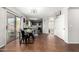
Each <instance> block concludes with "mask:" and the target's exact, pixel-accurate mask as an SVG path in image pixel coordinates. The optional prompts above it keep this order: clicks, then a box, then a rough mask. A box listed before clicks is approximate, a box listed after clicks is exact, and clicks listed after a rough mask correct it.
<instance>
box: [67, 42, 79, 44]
mask: <svg viewBox="0 0 79 59" xmlns="http://www.w3.org/2000/svg"><path fill="white" fill-rule="evenodd" d="M67 44H79V42H68V43H67Z"/></svg>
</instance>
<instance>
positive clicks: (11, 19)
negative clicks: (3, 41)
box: [7, 12, 16, 43]
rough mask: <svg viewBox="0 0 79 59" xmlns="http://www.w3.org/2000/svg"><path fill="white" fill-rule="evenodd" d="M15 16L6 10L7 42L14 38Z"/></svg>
mask: <svg viewBox="0 0 79 59" xmlns="http://www.w3.org/2000/svg"><path fill="white" fill-rule="evenodd" d="M15 20H16V16H15V15H14V14H12V13H9V12H7V36H8V38H7V43H8V42H11V41H13V40H15V39H16V21H15Z"/></svg>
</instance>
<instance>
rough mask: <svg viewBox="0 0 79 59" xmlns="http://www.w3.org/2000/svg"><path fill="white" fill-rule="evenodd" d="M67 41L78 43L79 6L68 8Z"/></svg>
mask: <svg viewBox="0 0 79 59" xmlns="http://www.w3.org/2000/svg"><path fill="white" fill-rule="evenodd" d="M68 28H69V31H68V32H69V40H68V41H69V43H79V8H76V7H75V8H73V7H72V8H69V20H68Z"/></svg>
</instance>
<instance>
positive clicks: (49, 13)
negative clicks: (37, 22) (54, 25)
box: [15, 7, 63, 18]
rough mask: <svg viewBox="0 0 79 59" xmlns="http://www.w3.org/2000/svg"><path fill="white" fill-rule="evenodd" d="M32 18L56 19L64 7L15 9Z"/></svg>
mask: <svg viewBox="0 0 79 59" xmlns="http://www.w3.org/2000/svg"><path fill="white" fill-rule="evenodd" d="M15 8H16V9H17V10H18V11H20V12H22V13H23V14H24V15H25V16H27V17H30V18H43V17H55V16H56V15H57V14H58V12H59V11H60V10H61V8H63V7H15Z"/></svg>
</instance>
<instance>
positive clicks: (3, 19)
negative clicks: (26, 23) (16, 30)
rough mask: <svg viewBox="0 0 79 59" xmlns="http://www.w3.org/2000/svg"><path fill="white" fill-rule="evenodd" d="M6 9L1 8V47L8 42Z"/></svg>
mask: <svg viewBox="0 0 79 59" xmlns="http://www.w3.org/2000/svg"><path fill="white" fill-rule="evenodd" d="M6 19H7V18H6V11H5V10H4V9H3V8H0V47H3V46H5V44H6Z"/></svg>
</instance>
